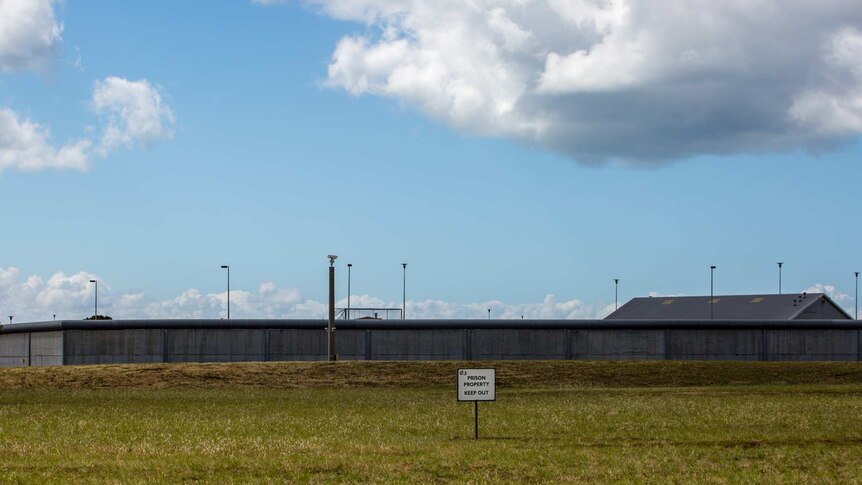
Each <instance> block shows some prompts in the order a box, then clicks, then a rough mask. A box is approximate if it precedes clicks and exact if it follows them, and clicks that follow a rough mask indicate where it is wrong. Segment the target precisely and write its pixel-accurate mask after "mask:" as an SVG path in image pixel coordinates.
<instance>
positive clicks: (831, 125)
mask: <svg viewBox="0 0 862 485" xmlns="http://www.w3.org/2000/svg"><path fill="white" fill-rule="evenodd" d="M256 3H261V4H274V3H284V2H281V1H277V0H256ZM306 3H310V4H312V5H314V6H316V7H317V8H319V9H320V10H321V11H322V12H323V13H325V14H326V15H329V16H332V17H334V18H337V19H341V20H348V21H354V22H358V23H361V24H364V25H365V28H366V31H365V32H363V33H357V34H354V35H349V36H346V37H344V38H342V39H341V40H340V41H339V42H338V45H337V46H336V47H335V50H334V53H333V55H332V60H331V63H330V65H329V68H328V79H327V84H328V85H329V86H333V87H337V88H340V89H344V90H346V91H348V92H350V93H353V94H356V95H363V94H369V95H375V96H383V97H388V98H392V99H395V100H398V101H399V102H400V103H403V104H404V105H406V106H410V107H413V108H415V109H417V110H419V111H421V112H422V113H424V114H426V115H428V116H430V117H432V118H435V119H438V120H441V121H443V122H445V123H447V124H449V125H450V126H452V127H453V128H454V129H456V130H459V131H464V132H468V133H473V134H479V135H489V136H497V137H506V138H510V139H514V140H517V141H519V142H521V143H524V144H528V145H538V146H540V147H543V148H545V149H548V150H552V151H555V152H559V153H563V154H565V155H567V156H569V157H571V158H573V159H576V160H579V161H584V162H603V161H609V160H626V161H630V162H644V161H646V162H655V161H664V160H668V159H676V158H686V157H690V156H695V155H699V154H728V153H738V152H759V151H780V150H791V149H797V148H812V149H816V148H819V147H822V146H832V145H834V144H835V143H836V142H841V141H846V140H848V139H850V138H853V137H857V136H859V135H860V133H862V87H860V86H862V40H860V39H862V34H860V31H859V30H858V28H855V27H849V26H859V25H862V2H859V1H858V0H823V1H820V2H811V1H810V0H762V1H758V2H715V1H708V0H694V1H687V2H679V1H677V0H475V1H471V2H464V1H461V0H440V1H435V2H429V1H427V0H306Z"/></svg>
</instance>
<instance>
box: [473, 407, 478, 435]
mask: <svg viewBox="0 0 862 485" xmlns="http://www.w3.org/2000/svg"><path fill="white" fill-rule="evenodd" d="M473 439H477V440H478V439H479V401H473Z"/></svg>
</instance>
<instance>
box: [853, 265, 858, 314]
mask: <svg viewBox="0 0 862 485" xmlns="http://www.w3.org/2000/svg"><path fill="white" fill-rule="evenodd" d="M854 274H855V275H856V296H855V297H853V303H855V304H856V310H855V313H856V315H855V316H856V320H859V272H858V271H856V272H854Z"/></svg>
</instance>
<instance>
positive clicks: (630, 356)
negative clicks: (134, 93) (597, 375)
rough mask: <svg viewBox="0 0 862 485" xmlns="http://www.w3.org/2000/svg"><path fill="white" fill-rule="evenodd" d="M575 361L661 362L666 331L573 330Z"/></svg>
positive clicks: (663, 354)
mask: <svg viewBox="0 0 862 485" xmlns="http://www.w3.org/2000/svg"><path fill="white" fill-rule="evenodd" d="M571 339H572V355H571V358H573V359H590V360H661V359H664V358H665V351H664V350H665V330H573V331H572V335H571Z"/></svg>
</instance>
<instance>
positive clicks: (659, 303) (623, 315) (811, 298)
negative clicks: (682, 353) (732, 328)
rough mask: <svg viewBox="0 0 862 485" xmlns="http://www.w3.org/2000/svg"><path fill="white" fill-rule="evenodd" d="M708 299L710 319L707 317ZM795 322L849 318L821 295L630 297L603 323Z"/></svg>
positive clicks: (708, 315)
mask: <svg viewBox="0 0 862 485" xmlns="http://www.w3.org/2000/svg"><path fill="white" fill-rule="evenodd" d="M710 298H712V301H713V303H712V316H710ZM710 318H712V319H715V320H799V319H809V318H829V319H848V320H851V319H852V317H851V316H850V315H848V314H847V312H845V311H844V310H842V309H841V307H839V306H838V305H836V304H835V302H834V301H832V300H831V299H830V298H829V297H828V296H826V295H824V294H822V293H790V294H782V295H716V296H713V297H709V296H658V297H647V298H633V299H632V300H631V301H629V302H628V303H626V304H625V305H623V306H621V307H620V308H619V309H618V310H617V311H615V312H613V313H611V314H610V315H608V316H607V317H605V319H606V320H691V319H698V320H709V319H710Z"/></svg>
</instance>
